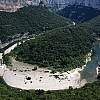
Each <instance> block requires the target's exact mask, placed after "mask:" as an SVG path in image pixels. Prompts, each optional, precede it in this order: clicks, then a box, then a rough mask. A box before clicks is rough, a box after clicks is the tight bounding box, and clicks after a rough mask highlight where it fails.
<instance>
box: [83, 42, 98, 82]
mask: <svg viewBox="0 0 100 100" xmlns="http://www.w3.org/2000/svg"><path fill="white" fill-rule="evenodd" d="M93 51H94V54H93V56H92V59H91V61H89V62H88V63H87V65H86V67H85V68H84V70H83V71H82V72H81V78H82V79H86V80H87V81H88V82H90V83H91V82H94V81H95V80H96V77H97V74H96V68H97V66H98V62H99V61H100V41H96V42H95V43H94V47H93Z"/></svg>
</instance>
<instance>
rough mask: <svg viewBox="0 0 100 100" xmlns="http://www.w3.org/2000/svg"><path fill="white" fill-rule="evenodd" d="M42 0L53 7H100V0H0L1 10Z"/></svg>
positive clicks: (13, 8) (9, 9)
mask: <svg viewBox="0 0 100 100" xmlns="http://www.w3.org/2000/svg"><path fill="white" fill-rule="evenodd" d="M40 1H43V2H44V4H45V5H46V6H47V7H49V8H51V7H53V9H62V8H64V7H65V6H67V5H69V4H70V5H73V4H78V5H84V6H91V7H93V8H98V9H100V0H0V10H4V11H16V10H17V9H18V8H21V7H23V6H26V5H39V3H40Z"/></svg>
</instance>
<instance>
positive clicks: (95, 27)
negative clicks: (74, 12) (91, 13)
mask: <svg viewBox="0 0 100 100" xmlns="http://www.w3.org/2000/svg"><path fill="white" fill-rule="evenodd" d="M80 27H82V28H84V29H87V30H88V31H89V32H90V33H91V34H93V35H96V36H99V37H100V15H99V16H97V17H95V18H93V19H92V20H90V21H88V22H85V23H83V24H81V25H80Z"/></svg>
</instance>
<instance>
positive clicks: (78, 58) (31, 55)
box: [11, 27, 94, 70]
mask: <svg viewBox="0 0 100 100" xmlns="http://www.w3.org/2000/svg"><path fill="white" fill-rule="evenodd" d="M93 41H94V39H93V36H92V35H91V34H89V33H88V32H87V31H86V30H83V29H82V28H80V27H63V28H57V29H54V30H51V31H48V32H45V33H44V34H43V35H41V36H39V37H36V39H35V40H30V41H27V42H25V43H24V44H21V45H20V46H18V47H17V48H15V49H14V51H13V52H12V53H11V54H12V56H15V57H16V59H17V60H19V61H23V62H27V63H31V64H37V65H39V66H41V67H50V68H54V69H57V70H62V69H64V70H69V69H72V68H76V67H81V66H82V65H83V64H84V61H85V59H86V54H87V53H88V52H90V50H91V47H92V43H93Z"/></svg>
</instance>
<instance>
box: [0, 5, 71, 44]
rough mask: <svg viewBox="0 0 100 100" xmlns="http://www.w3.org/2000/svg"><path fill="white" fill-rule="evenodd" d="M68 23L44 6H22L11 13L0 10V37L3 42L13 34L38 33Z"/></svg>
mask: <svg viewBox="0 0 100 100" xmlns="http://www.w3.org/2000/svg"><path fill="white" fill-rule="evenodd" d="M69 24H72V22H71V21H69V20H67V19H66V18H63V17H61V16H59V15H57V14H55V13H52V12H50V11H49V10H48V9H47V8H46V7H42V6H28V7H23V8H21V9H18V11H16V12H13V13H8V12H0V39H1V40H2V42H5V41H6V40H7V38H11V36H12V35H14V34H19V33H25V32H29V33H30V34H38V33H40V32H43V31H46V30H51V29H54V28H57V27H62V26H66V25H69Z"/></svg>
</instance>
